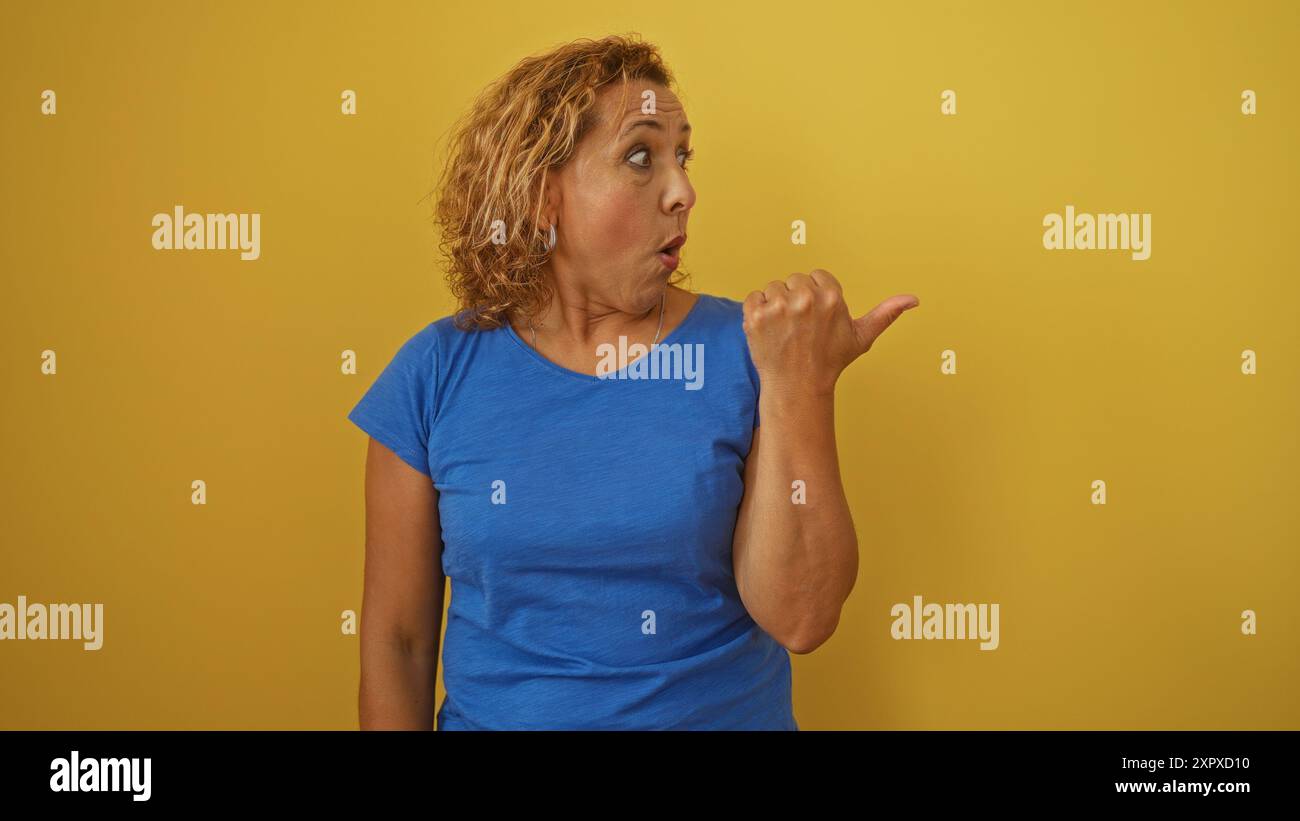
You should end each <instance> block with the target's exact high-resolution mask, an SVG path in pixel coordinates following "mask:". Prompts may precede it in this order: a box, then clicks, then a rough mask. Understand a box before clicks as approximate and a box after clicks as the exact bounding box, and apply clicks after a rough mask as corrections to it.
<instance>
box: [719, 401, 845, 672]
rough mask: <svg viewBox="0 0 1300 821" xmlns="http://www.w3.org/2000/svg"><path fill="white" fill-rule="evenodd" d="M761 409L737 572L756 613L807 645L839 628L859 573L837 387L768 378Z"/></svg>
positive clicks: (757, 617) (781, 633)
mask: <svg viewBox="0 0 1300 821" xmlns="http://www.w3.org/2000/svg"><path fill="white" fill-rule="evenodd" d="M759 415H760V417H761V419H762V422H763V426H762V428H761V430H762V438H763V447H762V449H761V452H760V453H759V454H758V464H757V469H756V471H755V478H754V481H753V485H754V486H753V487H752V488H746V505H745V507H746V510H745V511H743V522H738V531H737V532H738V535H739V536H741V538H743V539H744V540H745V543H744V547H743V550H741V551H739V552H738V555H740V556H741V557H742V558H741V559H740V561H742V562H743V567H739V568H737V579H743V584H744V586H745V590H744V591H743V593H742V598H744V600H745V602H746V606H747V607H749V608H750V612H751V614H753V615H754V618H755V620H756V621H759V622H760V624H764V625H765V626H767V625H770V627H767V629H768V632H770V633H772V634H773V635H774V636H779V637H785V639H786V641H787V646H791V645H793V646H795V647H799V648H800V650H801V651H802V652H808V651H810V650H812V649H815V648H816V647H817V646H818V645H820V644H821V643H822V642H824V641H825V640H826V639H827V638H829V637H830V635H831V633H833V632H834V630H835V626H836V625H837V624H838V622H839V616H840V609H841V607H842V606H843V604H844V601H845V600H846V599H847V598H848V595H849V592H850V591H851V590H852V588H853V585H854V582H855V581H856V579H857V572H858V545H857V535H856V533H855V531H854V527H853V518H852V515H851V513H850V511H849V505H848V500H847V498H846V497H845V494H844V488H843V484H842V482H841V479H840V470H839V458H838V454H837V451H836V444H835V402H834V395H833V394H817V393H813V392H810V391H807V390H803V389H785V388H782V387H780V386H778V385H775V384H772V385H770V386H768V385H765V386H764V387H763V390H762V391H761V393H760V398H759ZM797 483H798V484H797ZM751 494H752V498H751Z"/></svg>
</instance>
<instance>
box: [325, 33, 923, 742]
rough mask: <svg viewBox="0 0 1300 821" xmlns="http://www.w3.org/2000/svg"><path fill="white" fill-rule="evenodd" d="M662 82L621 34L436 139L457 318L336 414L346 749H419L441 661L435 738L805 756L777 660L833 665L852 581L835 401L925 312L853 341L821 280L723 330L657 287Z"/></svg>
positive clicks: (675, 237) (770, 295)
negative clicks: (774, 743)
mask: <svg viewBox="0 0 1300 821" xmlns="http://www.w3.org/2000/svg"><path fill="white" fill-rule="evenodd" d="M675 83H676V81H675V79H674V77H673V75H672V74H671V73H670V71H669V70H668V69H667V68H666V67H665V66H664V64H663V62H662V60H661V58H660V56H659V53H658V51H657V50H656V48H655V47H654V46H652V45H650V44H647V43H644V42H642V41H640V40H639V38H636V37H635V36H630V37H607V38H604V39H600V40H578V41H575V42H573V43H569V44H565V45H563V46H561V47H558V48H556V49H554V50H552V51H550V52H548V53H546V54H543V55H540V56H535V57H531V58H528V59H525V60H523V61H521V62H520V63H518V64H517V65H516V66H515V67H514V68H513V69H512V70H511V71H510V72H508V73H507V74H506V75H505V76H504V77H502V78H501V79H500V80H498V81H497V82H496V83H494V84H493V85H492V86H490V87H489V88H488V89H487V90H486V91H485V92H484V93H483V94H482V95H481V96H480V97H479V99H478V100H477V102H476V103H475V105H474V106H473V108H472V109H471V110H470V111H469V113H468V114H467V115H466V117H465V118H464V119H463V120H462V121H461V123H460V124H459V127H458V129H457V130H456V132H455V134H454V135H453V138H452V143H451V151H450V154H449V157H448V160H447V166H446V169H445V171H444V175H443V180H442V184H441V191H440V192H439V199H438V204H437V217H438V220H439V222H440V223H441V226H442V231H443V234H442V244H441V247H442V249H443V250H444V252H445V253H446V255H447V258H448V278H449V282H450V285H451V290H452V292H453V294H455V296H456V297H457V298H458V300H459V304H460V310H459V311H458V312H457V313H456V314H454V315H451V316H446V317H443V318H441V319H438V320H436V321H433V322H430V323H429V324H428V325H427V326H425V327H424V328H423V329H422V330H420V331H419V332H418V333H415V335H414V336H411V337H410V338H409V339H408V340H407V341H406V342H405V343H404V344H403V345H402V346H401V348H400V349H399V350H398V351H397V353H396V354H395V355H394V356H393V358H392V361H391V362H389V364H388V365H387V366H386V367H385V368H384V369H383V371H382V372H381V373H380V375H379V376H378V377H377V378H376V379H375V382H374V384H373V385H372V386H371V387H370V389H369V391H368V392H367V393H366V394H365V395H364V396H363V397H362V399H361V400H360V402H358V404H357V405H356V407H355V408H353V410H352V412H351V413H350V414H349V416H348V418H349V419H350V420H351V421H352V422H354V423H355V424H356V425H358V426H359V427H360V428H361V429H363V430H364V431H365V432H367V433H368V434H369V435H370V443H369V451H368V453H367V458H366V491H365V497H366V560H365V585H364V594H363V602H362V620H361V686H360V694H359V710H360V723H361V726H362V727H363V728H399V727H401V728H419V729H429V728H430V727H431V726H432V725H433V723H434V719H435V709H434V699H435V682H436V675H437V669H438V658H439V645H440V641H441V642H442V643H443V645H444V646H443V647H442V648H441V649H442V659H443V680H444V683H445V686H446V697H445V699H444V700H443V702H442V705H441V706H440V707H439V708H438V709H437V711H436V719H437V726H438V729H441V730H454V729H489V730H498V729H605V730H609V729H785V730H797V729H799V728H798V724H797V723H796V721H795V717H794V712H793V706H792V700H791V675H790V658H789V654H788V652H787V651H789V652H794V653H808V652H811V651H812V650H814V649H815V648H817V647H818V646H820V645H821V644H822V643H823V642H825V641H826V640H827V638H828V637H829V636H830V635H831V633H832V632H833V631H834V630H835V628H836V626H837V624H838V622H839V617H840V608H841V607H842V606H843V604H844V602H845V600H846V599H847V597H848V595H849V591H850V590H851V589H852V588H853V585H854V581H855V578H856V576H857V570H858V553H857V538H856V534H855V532H854V527H853V521H852V518H851V517H850V514H849V508H848V503H847V500H846V498H845V495H844V490H843V488H842V486H841V484H840V476H839V465H838V461H837V455H836V447H835V433H834V388H835V383H836V380H837V378H838V377H839V374H840V372H841V371H842V370H843V369H844V368H845V367H846V366H847V365H848V364H849V363H851V362H852V361H853V360H854V359H855V358H856V357H858V356H859V355H861V354H863V353H865V352H866V351H867V350H868V349H869V348H870V347H871V344H872V342H873V341H874V340H875V339H876V337H877V336H878V335H879V334H880V333H881V332H882V331H883V330H884V329H885V328H886V327H888V326H889V324H890V323H891V322H893V321H894V320H895V319H896V318H897V317H898V316H899V315H900V314H901V313H902V312H903V311H904V310H906V309H908V308H911V307H914V306H915V305H917V304H918V301H917V299H916V298H915V297H914V296H912V295H900V296H895V297H892V298H890V299H887V300H885V301H884V302H882V303H881V304H880V305H878V306H877V307H876V308H875V309H873V310H872V311H871V312H870V313H868V314H867V315H865V316H863V317H861V318H859V319H856V320H855V319H853V318H852V317H851V316H850V314H849V311H848V308H847V306H846V305H845V302H844V300H843V298H842V296H841V291H840V286H839V284H838V283H837V282H836V280H835V278H834V277H832V276H831V275H830V274H829V273H827V272H826V271H822V270H813V271H812V272H810V273H808V274H802V273H797V274H793V275H791V276H789V277H787V278H785V280H784V281H782V280H774V281H772V282H770V283H769V284H768V285H767V286H766V287H765V288H763V290H756V291H753V292H752V293H750V294H749V296H748V297H747V298H746V299H745V300H744V302H743V304H742V303H741V302H738V301H736V300H733V299H728V298H725V297H719V296H710V295H708V294H694V293H691V292H689V291H687V290H683V289H681V288H679V287H677V286H676V285H675V284H673V283H672V282H671V280H672V278H673V276H674V274H675V272H676V270H677V267H678V262H679V260H680V257H681V255H682V253H683V251H682V244H683V243H684V242H685V240H686V236H687V219H688V217H689V216H690V213H691V209H692V207H693V206H694V205H695V189H694V187H693V186H692V185H691V181H690V179H689V176H688V171H687V164H688V160H689V158H690V156H691V154H692V149H691V148H690V141H691V126H690V124H689V123H688V122H687V119H686V112H685V111H684V110H683V108H682V105H681V103H680V101H679V100H678V98H677V96H676V95H675V94H674V92H673V90H672V88H673V87H674V85H675ZM705 354H707V356H706V355H705ZM706 364H707V367H706ZM760 387H761V391H760ZM760 419H761V421H762V422H763V424H762V427H761V428H760V427H759V422H760ZM760 432H761V433H760ZM448 577H449V578H450V579H451V591H452V599H451V603H450V606H449V608H448V610H447V625H446V638H445V640H442V639H441V630H442V613H443V590H444V580H445V578H448Z"/></svg>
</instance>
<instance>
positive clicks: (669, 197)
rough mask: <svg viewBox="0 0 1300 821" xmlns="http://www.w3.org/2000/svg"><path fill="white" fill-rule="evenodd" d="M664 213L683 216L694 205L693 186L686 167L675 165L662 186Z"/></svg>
mask: <svg viewBox="0 0 1300 821" xmlns="http://www.w3.org/2000/svg"><path fill="white" fill-rule="evenodd" d="M663 197H664V213H666V214H676V215H682V216H685V215H686V214H688V213H690V210H691V209H692V208H694V207H695V186H693V185H691V180H690V177H688V176H687V175H686V169H684V168H682V167H681V166H677V167H676V169H675V170H674V171H673V173H672V176H671V177H669V179H668V184H667V186H666V187H665V188H664V195H663Z"/></svg>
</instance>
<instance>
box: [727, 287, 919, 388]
mask: <svg viewBox="0 0 1300 821" xmlns="http://www.w3.org/2000/svg"><path fill="white" fill-rule="evenodd" d="M920 304H921V301H920V300H919V299H917V298H916V296H915V295H913V294H899V295H897V296H892V297H890V298H889V299H886V300H885V301H884V302H882V303H880V304H879V305H877V306H876V307H875V308H872V309H871V311H870V312H869V313H867V314H866V315H865V316H862V317H859V318H858V319H854V318H853V316H852V315H851V314H850V313H849V308H848V305H847V304H846V303H845V301H844V294H843V290H842V289H841V287H840V284H839V282H838V281H837V280H836V279H835V277H834V276H832V275H831V273H830V272H829V271H826V270H823V269H821V268H814V269H813V270H812V271H810V272H809V273H807V274H803V273H795V274H791V275H790V276H789V277H787V278H786V279H785V280H784V281H782V280H773V281H772V282H770V283H768V286H767V287H766V288H765V289H763V290H762V291H753V292H751V293H750V295H749V296H748V297H746V298H745V303H744V322H743V326H744V330H745V336H746V339H747V341H748V343H749V353H750V358H751V359H752V360H753V363H754V367H755V368H756V369H757V370H758V373H759V377H760V378H761V380H762V382H763V385H764V386H765V389H768V388H772V387H776V388H777V389H778V390H787V389H789V388H790V386H794V388H796V389H801V390H803V389H806V390H811V391H813V392H815V393H818V394H830V393H831V392H833V391H834V389H835V382H836V380H837V379H838V378H839V375H840V372H841V371H843V370H844V369H845V368H846V367H848V366H849V365H850V364H851V363H852V362H853V360H855V359H857V358H858V357H859V356H862V354H864V353H866V352H867V351H868V350H870V349H871V346H872V345H873V344H874V343H875V341H876V339H877V338H878V337H879V336H880V335H881V334H882V333H884V331H885V329H886V328H888V327H889V326H890V325H891V324H893V322H894V320H895V319H898V317H900V316H901V315H902V314H903V312H904V311H906V310H908V309H910V308H915V307H916V306H917V305H920Z"/></svg>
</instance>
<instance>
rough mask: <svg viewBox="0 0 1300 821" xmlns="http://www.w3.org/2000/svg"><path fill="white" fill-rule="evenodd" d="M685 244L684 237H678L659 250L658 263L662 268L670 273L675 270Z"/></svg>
mask: <svg viewBox="0 0 1300 821" xmlns="http://www.w3.org/2000/svg"><path fill="white" fill-rule="evenodd" d="M685 244H686V237H685V236H678V237H675V238H674V239H673V241H672V242H670V243H668V244H667V245H665V246H664V247H662V248H660V249H659V252H658V253H659V261H660V262H662V263H663V265H664V267H666V268H667V269H668V270H670V271H672V270H674V269H676V268H677V263H678V262H680V261H681V248H682V246H683V245H685Z"/></svg>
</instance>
